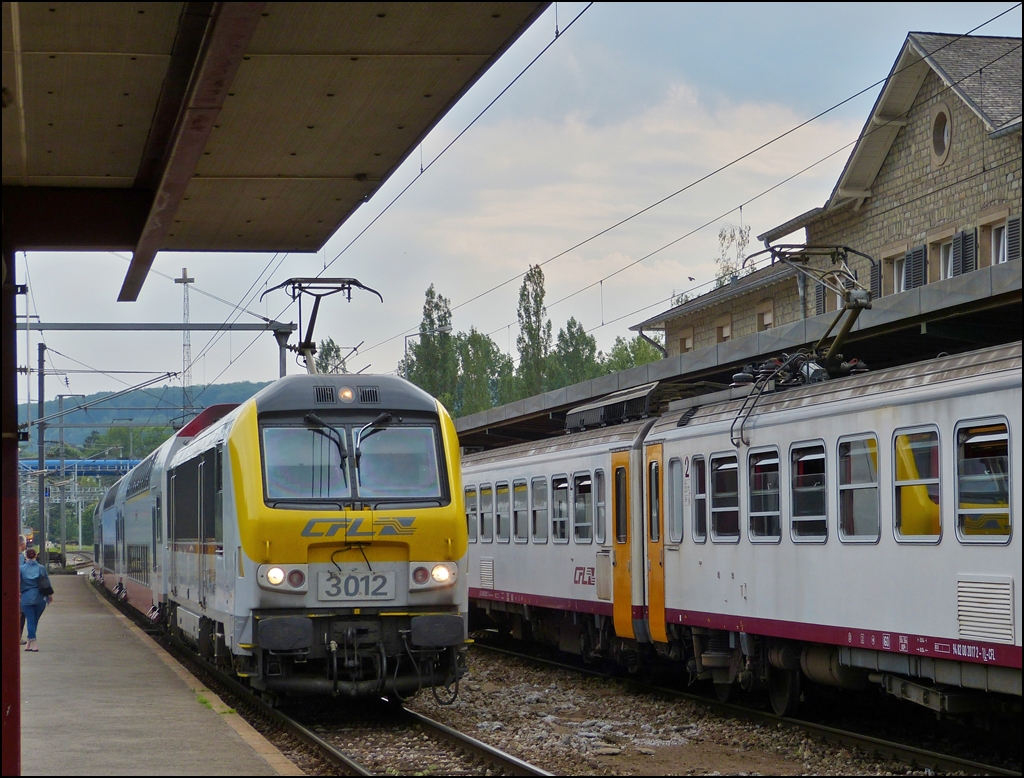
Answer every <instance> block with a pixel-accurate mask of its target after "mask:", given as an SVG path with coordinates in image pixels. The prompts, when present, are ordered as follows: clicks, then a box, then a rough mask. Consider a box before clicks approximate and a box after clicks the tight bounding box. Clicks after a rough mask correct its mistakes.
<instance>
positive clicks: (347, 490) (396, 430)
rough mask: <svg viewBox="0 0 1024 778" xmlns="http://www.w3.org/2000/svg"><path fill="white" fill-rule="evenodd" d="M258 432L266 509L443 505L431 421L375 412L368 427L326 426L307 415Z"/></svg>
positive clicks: (442, 483)
mask: <svg viewBox="0 0 1024 778" xmlns="http://www.w3.org/2000/svg"><path fill="white" fill-rule="evenodd" d="M261 432H262V434H261V443H262V449H263V450H262V454H263V473H264V498H265V501H266V502H267V504H268V505H270V506H271V507H276V506H278V503H279V502H281V503H283V504H281V505H280V507H287V505H288V502H289V501H292V500H296V501H303V502H309V501H320V500H323V501H325V502H334V503H339V502H356V501H360V500H372V501H373V502H374V503H375V504H381V503H383V504H382V505H381V506H380V507H386V505H387V504H388V503H389V502H390V501H393V500H400V501H401V502H402V503H407V502H409V501H414V502H419V501H429V503H430V504H433V505H440V504H443V503H444V502H446V501H447V489H446V470H445V467H444V458H443V457H442V456H441V455H440V453H439V451H440V445H441V441H440V434H439V430H438V428H437V425H436V424H435V423H433V422H432V421H431V420H429V419H422V418H411V419H408V420H405V419H402V418H401V417H398V416H396V415H393V414H380V416H378V417H377V418H375V419H374V420H373V421H371V422H370V423H369V424H365V423H364V424H360V423H358V422H356V423H353V424H331V423H329V422H327V421H325V420H324V419H322V418H321V417H320V416H318V415H317V414H315V413H307V414H306V415H305V416H304V417H303V419H302V426H299V425H296V424H294V423H291V422H290V421H289V420H277V419H275V420H273V421H271V422H266V423H264V425H263V429H262V431H261ZM375 433H383V434H375ZM350 441H354V446H352V448H351V449H350V447H349V446H350ZM350 450H353V451H354V452H355V455H354V456H351V457H350V456H349V455H348V452H349V451H350Z"/></svg>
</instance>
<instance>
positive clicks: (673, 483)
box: [665, 457, 683, 543]
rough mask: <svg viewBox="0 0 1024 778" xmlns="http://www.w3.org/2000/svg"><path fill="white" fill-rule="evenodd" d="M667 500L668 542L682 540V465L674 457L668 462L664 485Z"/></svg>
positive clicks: (679, 541)
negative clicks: (666, 479)
mask: <svg viewBox="0 0 1024 778" xmlns="http://www.w3.org/2000/svg"><path fill="white" fill-rule="evenodd" d="M665 487H666V488H665V491H666V493H667V500H668V510H667V515H668V540H669V542H670V543H681V542H682V540H683V463H682V461H681V460H680V459H679V458H678V457H676V458H675V459H670V460H669V462H668V481H667V482H666V484H665Z"/></svg>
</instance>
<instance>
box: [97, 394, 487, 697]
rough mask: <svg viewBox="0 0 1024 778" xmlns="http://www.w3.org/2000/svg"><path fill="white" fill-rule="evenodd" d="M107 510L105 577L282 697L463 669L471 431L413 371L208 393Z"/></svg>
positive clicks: (445, 677) (379, 691)
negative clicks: (465, 472)
mask: <svg viewBox="0 0 1024 778" xmlns="http://www.w3.org/2000/svg"><path fill="white" fill-rule="evenodd" d="M98 514H99V515H98V516H97V522H96V526H97V538H96V552H97V556H96V559H97V571H98V574H99V575H100V577H101V578H102V581H103V583H104V585H105V586H106V587H107V588H108V589H110V590H112V591H114V592H115V594H116V595H118V596H119V597H120V598H121V599H123V600H125V601H127V602H128V603H129V604H130V605H132V606H133V607H135V608H136V609H138V610H140V611H143V612H146V613H148V615H149V617H150V619H151V620H152V621H153V622H154V623H159V624H163V625H166V627H167V629H169V630H170V632H171V633H172V634H173V635H174V636H175V637H178V638H180V639H181V640H182V641H184V642H186V643H188V644H190V645H191V646H193V647H194V648H195V649H196V650H197V651H198V653H199V654H201V655H202V656H204V657H206V658H208V659H210V660H212V661H215V662H216V663H217V664H219V665H220V666H222V667H224V668H226V669H230V670H231V671H233V672H234V673H235V674H237V675H238V676H240V677H242V678H245V679H247V681H248V683H249V684H250V685H251V686H252V687H254V688H255V689H257V690H260V691H262V692H264V693H265V694H266V695H268V696H276V695H288V694H293V695H307V694H333V695H340V696H346V697H362V696H370V695H388V696H391V697H395V698H402V697H404V696H408V695H410V694H412V693H415V692H416V691H417V690H419V689H421V688H427V687H431V688H435V690H436V688H437V687H454V686H455V684H456V681H457V680H458V678H459V677H460V676H461V674H462V673H463V665H464V662H463V657H464V651H465V641H466V634H467V632H466V619H467V610H468V601H467V596H468V590H467V576H466V548H467V538H466V525H465V514H464V509H463V491H462V486H461V480H460V469H459V448H458V437H457V434H456V432H455V427H454V425H453V423H452V420H451V418H450V417H449V415H448V413H447V411H446V410H445V409H444V407H443V406H442V405H441V404H440V403H438V402H437V401H436V400H435V399H434V398H433V397H431V396H430V395H428V394H427V393H425V392H423V391H421V390H420V389H418V388H417V387H415V386H413V385H412V384H410V383H408V382H406V381H404V380H402V379H400V378H395V377H391V376H364V375H344V374H343V375H296V376H290V377H286V378H282V379H280V380H278V381H276V382H274V383H273V384H271V385H269V386H267V387H266V388H264V389H263V390H262V391H260V392H259V393H257V394H256V395H255V396H254V397H253V398H251V399H250V400H247V401H246V402H244V403H242V404H241V405H238V406H237V407H235V406H216V407H212V408H208V409H207V410H206V411H204V412H203V413H202V414H200V415H199V416H198V417H197V418H196V419H195V420H193V421H192V422H191V423H189V424H188V425H187V426H185V427H184V428H183V429H182V430H181V431H180V432H178V434H176V435H175V436H174V437H172V438H171V439H170V440H168V441H167V442H165V443H164V444H163V445H162V446H161V447H160V448H158V449H157V450H156V451H154V452H153V453H152V454H151V455H150V456H149V457H147V458H146V459H145V460H144V461H143V462H142V463H141V464H140V465H139V466H138V467H136V468H135V469H134V470H132V471H131V472H129V473H128V474H127V475H126V476H125V477H124V478H122V479H121V480H120V481H119V482H118V483H117V484H116V485H114V486H113V487H111V489H110V490H109V491H108V492H107V494H106V496H105V498H104V500H103V502H102V503H101V504H100V507H99V509H98Z"/></svg>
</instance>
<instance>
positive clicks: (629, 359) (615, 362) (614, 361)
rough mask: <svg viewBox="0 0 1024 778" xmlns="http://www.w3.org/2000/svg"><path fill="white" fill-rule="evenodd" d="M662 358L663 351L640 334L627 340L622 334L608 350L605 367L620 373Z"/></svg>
mask: <svg viewBox="0 0 1024 778" xmlns="http://www.w3.org/2000/svg"><path fill="white" fill-rule="evenodd" d="M661 358H662V356H661V352H660V351H658V349H656V348H655V347H654V346H652V345H651V344H650V343H648V342H647V341H646V340H644V339H643V338H641V337H640V336H639V335H637V336H636V337H635V338H633V339H632V340H626V339H625V338H624V337H622V336H621V335H620V336H619V337H617V338H616V339H615V343H614V344H613V345H612V349H611V351H609V352H608V357H607V359H605V361H604V367H605V370H606V371H607V372H609V373H618V372H620V371H622V370H629V369H630V368H631V367H639V366H640V365H646V364H647V363H648V362H657V361H658V360H659V359H661Z"/></svg>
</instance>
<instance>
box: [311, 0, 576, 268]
mask: <svg viewBox="0 0 1024 778" xmlns="http://www.w3.org/2000/svg"><path fill="white" fill-rule="evenodd" d="M592 5H593V3H592V2H591V3H587V5H586V7H584V9H583V10H582V11H580V12H579V13H578V14H576V16H575V17H573V20H572V21H571V22H569V23H568V24H567V25H566V26H565V29H564V30H562V34H563V35H564V34H565V33H566V32H567V31H568V30H569V28H570V27H572V26H573V25H574V24H575V23H576V21H577V20H578V19H579V18H580V17H581V16H583V14H585V13H586V12H587V11H588V10H589V9H590V7H591V6H592ZM558 39H559V33H558V31H557V28H556V31H555V37H554V38H552V39H551V41H550V42H549V43H548V45H547V46H545V47H544V48H543V49H541V50H540V52H539V53H538V54H537V56H535V57H534V58H533V59H531V60H530V62H529V63H528V64H527V65H526V67H524V68H523V69H522V70H521V71H519V74H518V75H517V76H516V77H515V78H513V79H512V80H511V81H510V82H509V83H508V85H507V86H506V87H505V88H504V89H502V90H501V91H500V92H498V94H497V95H496V96H495V97H494V99H493V100H491V102H489V103H488V104H487V105H485V106H484V108H483V110H482V111H480V113H478V114H477V115H476V116H475V117H474V118H473V120H472V121H471V122H470V123H469V124H467V125H466V126H465V127H464V128H463V129H462V131H461V132H460V133H459V134H458V135H456V136H455V137H454V138H453V139H452V140H451V142H450V143H448V145H447V146H445V147H444V148H443V149H441V152H440V153H439V154H438V155H437V156H436V157H434V158H433V159H432V160H430V162H429V164H427V166H426V167H423V163H422V161H421V162H420V172H419V174H418V175H417V176H416V177H415V178H413V179H412V181H410V182H409V183H408V184H406V185H405V187H404V188H403V189H402V191H400V192H399V193H398V194H397V195H395V197H394V199H393V200H391V202H389V203H388V204H387V205H386V206H384V208H383V210H381V212H380V213H378V214H377V215H376V216H374V217H373V220H372V221H371V222H370V223H369V224H367V225H366V226H365V227H363V229H362V230H360V231H359V232H358V233H357V234H356V236H355V237H354V238H352V240H350V241H349V242H348V243H347V244H346V245H345V247H344V248H343V249H342V250H341V251H339V252H338V253H337V254H336V255H335V257H334V259H332V260H331V261H330V262H328V263H327V264H326V265H325V266H324V269H323V270H322V271H321V273H320V274H318V277H319V275H322V274H323V273H326V272H327V268H329V267H330V266H331V265H333V264H334V263H335V262H337V261H338V260H339V259H340V258H341V256H342V255H343V254H344V253H345V252H346V251H348V250H349V249H350V248H351V247H352V244H353V243H355V242H356V241H357V240H359V239H360V238H361V237H362V236H363V234H364V233H365V232H366V231H367V230H368V229H370V227H372V226H373V225H374V224H376V223H377V220H378V219H380V217H381V216H383V215H384V214H385V213H387V212H388V210H389V209H390V208H391V206H392V205H394V204H395V203H396V202H398V200H399V198H400V197H401V196H402V195H404V194H405V193H406V192H407V191H408V190H409V188H410V187H411V186H412V185H413V184H415V183H416V181H417V180H418V179H419V177H420V176H421V175H423V174H424V173H426V172H427V171H428V170H430V168H431V167H433V165H434V163H435V162H437V161H438V160H439V159H441V157H443V156H444V154H445V152H446V151H448V149H450V148H451V147H452V146H454V145H455V144H456V143H457V142H458V140H459V139H460V138H461V137H462V136H463V135H465V134H466V133H467V132H468V131H469V129H470V127H472V126H473V125H474V124H476V123H477V121H478V120H479V119H480V118H481V117H482V116H483V115H484V114H485V113H487V111H488V110H490V108H491V106H493V105H494V104H495V103H496V102H498V100H500V99H501V97H502V95H504V94H505V93H506V92H507V91H508V90H509V89H511V88H512V86H513V85H514V84H515V83H516V82H517V81H518V80H519V79H520V78H522V77H523V76H524V75H525V74H526V71H528V70H529V69H530V68H532V67H533V65H534V64H535V63H536V62H537V60H539V59H540V58H541V57H542V56H544V54H545V52H547V50H548V49H550V48H551V47H552V46H554V45H555V42H556V41H558ZM422 148H423V147H422V145H421V146H420V150H421V151H422Z"/></svg>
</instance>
